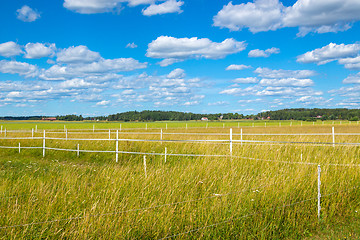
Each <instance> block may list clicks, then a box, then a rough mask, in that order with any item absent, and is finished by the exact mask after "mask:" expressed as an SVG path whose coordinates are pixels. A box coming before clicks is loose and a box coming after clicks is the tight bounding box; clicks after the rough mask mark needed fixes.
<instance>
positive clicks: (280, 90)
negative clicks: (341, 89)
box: [256, 87, 323, 97]
mask: <svg viewBox="0 0 360 240" xmlns="http://www.w3.org/2000/svg"><path fill="white" fill-rule="evenodd" d="M322 94H323V92H321V91H314V90H313V89H311V88H302V87H266V88H265V89H263V90H261V91H259V92H257V93H256V95H259V96H291V97H294V96H304V95H316V96H319V95H322Z"/></svg>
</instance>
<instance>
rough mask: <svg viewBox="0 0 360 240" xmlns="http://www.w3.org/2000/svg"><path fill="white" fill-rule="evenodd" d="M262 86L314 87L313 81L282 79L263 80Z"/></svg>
mask: <svg viewBox="0 0 360 240" xmlns="http://www.w3.org/2000/svg"><path fill="white" fill-rule="evenodd" d="M260 85H263V86H278V87H288V86H291V87H309V86H312V85H314V82H313V81H312V80H311V79H297V78H282V79H262V80H261V81H260Z"/></svg>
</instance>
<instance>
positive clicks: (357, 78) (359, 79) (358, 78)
mask: <svg viewBox="0 0 360 240" xmlns="http://www.w3.org/2000/svg"><path fill="white" fill-rule="evenodd" d="M342 82H343V83H344V84H351V83H356V84H359V83H360V72H358V73H357V74H356V75H350V76H348V77H347V78H345V79H344V80H343V81H342Z"/></svg>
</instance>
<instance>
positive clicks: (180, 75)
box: [167, 68, 186, 79]
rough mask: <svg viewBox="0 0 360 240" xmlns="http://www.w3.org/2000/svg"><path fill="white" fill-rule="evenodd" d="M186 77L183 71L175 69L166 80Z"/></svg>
mask: <svg viewBox="0 0 360 240" xmlns="http://www.w3.org/2000/svg"><path fill="white" fill-rule="evenodd" d="M185 76H186V74H185V71H184V70H183V69H181V68H176V69H174V70H173V71H171V72H170V73H169V74H168V75H167V78H170V79H174V78H184V77H185Z"/></svg>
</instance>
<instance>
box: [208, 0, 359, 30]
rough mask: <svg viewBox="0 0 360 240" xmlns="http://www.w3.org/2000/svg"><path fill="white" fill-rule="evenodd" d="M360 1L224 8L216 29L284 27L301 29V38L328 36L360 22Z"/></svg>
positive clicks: (257, 0)
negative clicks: (317, 35)
mask: <svg viewBox="0 0 360 240" xmlns="http://www.w3.org/2000/svg"><path fill="white" fill-rule="evenodd" d="M359 11H360V3H359V1H357V0H332V1H329V0H298V1H296V2H295V3H294V5H292V6H289V7H285V6H284V5H283V4H282V3H281V2H280V1H279V0H254V1H253V2H248V3H242V4H238V5H233V4H232V2H230V3H229V4H228V5H225V6H224V7H223V8H222V9H221V10H220V11H219V12H218V13H217V15H216V16H214V18H213V21H214V26H218V27H220V28H228V29H230V30H232V31H239V30H242V29H243V28H248V29H249V30H250V31H251V32H253V33H257V32H261V31H274V30H277V29H280V28H285V27H298V28H299V33H298V36H305V35H306V34H308V33H309V32H315V33H326V32H339V31H346V30H347V29H349V28H350V27H351V24H352V23H353V22H355V21H358V20H360V15H359V14H358V12H359Z"/></svg>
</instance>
